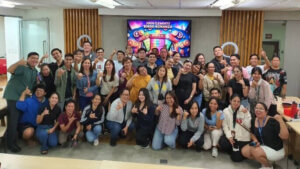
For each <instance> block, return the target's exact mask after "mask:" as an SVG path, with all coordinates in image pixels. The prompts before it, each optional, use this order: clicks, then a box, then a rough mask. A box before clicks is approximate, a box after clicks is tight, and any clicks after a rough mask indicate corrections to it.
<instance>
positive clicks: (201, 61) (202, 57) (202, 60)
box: [198, 55, 205, 65]
mask: <svg viewBox="0 0 300 169" xmlns="http://www.w3.org/2000/svg"><path fill="white" fill-rule="evenodd" d="M198 62H199V63H201V64H202V65H204V64H205V57H204V56H203V55H200V56H199V57H198Z"/></svg>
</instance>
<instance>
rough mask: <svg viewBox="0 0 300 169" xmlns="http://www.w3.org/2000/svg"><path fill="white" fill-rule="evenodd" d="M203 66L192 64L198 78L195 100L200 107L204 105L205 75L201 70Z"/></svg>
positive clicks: (193, 71) (194, 73)
mask: <svg viewBox="0 0 300 169" xmlns="http://www.w3.org/2000/svg"><path fill="white" fill-rule="evenodd" d="M200 68H201V66H200V65H197V64H196V65H194V64H193V65H192V73H193V75H194V77H195V78H196V82H197V87H196V92H195V95H194V101H196V102H197V103H198V105H199V107H201V105H202V98H203V95H202V90H203V80H204V75H203V74H202V73H201V70H200Z"/></svg>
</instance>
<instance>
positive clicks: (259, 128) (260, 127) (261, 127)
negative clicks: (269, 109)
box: [257, 117, 267, 145]
mask: <svg viewBox="0 0 300 169" xmlns="http://www.w3.org/2000/svg"><path fill="white" fill-rule="evenodd" d="M266 119H267V117H265V118H264V120H263V124H262V126H260V123H259V120H258V119H257V123H258V132H259V136H260V139H261V142H262V144H263V145H264V141H263V138H262V129H263V127H264V125H265V122H266Z"/></svg>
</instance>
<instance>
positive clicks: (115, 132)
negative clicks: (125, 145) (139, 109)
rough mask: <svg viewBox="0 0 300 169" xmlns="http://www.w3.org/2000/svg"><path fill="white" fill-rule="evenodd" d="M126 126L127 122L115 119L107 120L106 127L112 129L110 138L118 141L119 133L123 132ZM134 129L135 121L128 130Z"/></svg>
mask: <svg viewBox="0 0 300 169" xmlns="http://www.w3.org/2000/svg"><path fill="white" fill-rule="evenodd" d="M125 126H126V122H124V123H118V122H115V121H108V120H107V121H106V127H107V128H108V129H109V131H110V139H111V140H113V141H117V140H118V139H119V135H120V134H121V131H122V129H123V128H124V127H125ZM133 129H134V124H133V122H132V123H131V124H130V125H129V127H128V131H132V130H133Z"/></svg>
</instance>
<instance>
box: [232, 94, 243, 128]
mask: <svg viewBox="0 0 300 169" xmlns="http://www.w3.org/2000/svg"><path fill="white" fill-rule="evenodd" d="M236 97H237V98H239V99H240V101H241V97H240V96H239V95H238V94H236V93H235V94H233V95H232V96H231V97H230V101H232V100H233V99H234V98H236ZM239 108H240V107H238V108H237V109H236V110H235V111H234V112H233V118H232V121H233V126H234V127H235V124H236V116H237V112H238V111H239Z"/></svg>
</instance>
